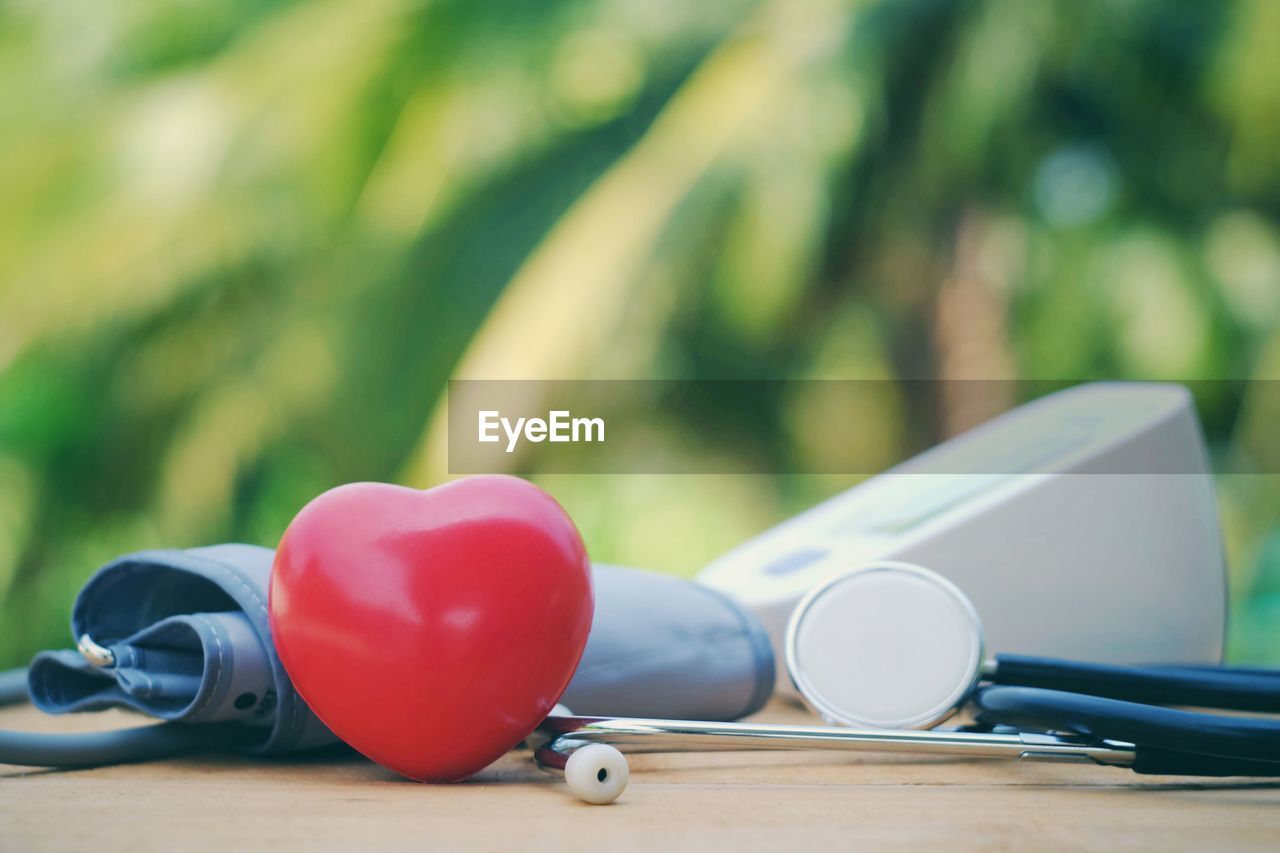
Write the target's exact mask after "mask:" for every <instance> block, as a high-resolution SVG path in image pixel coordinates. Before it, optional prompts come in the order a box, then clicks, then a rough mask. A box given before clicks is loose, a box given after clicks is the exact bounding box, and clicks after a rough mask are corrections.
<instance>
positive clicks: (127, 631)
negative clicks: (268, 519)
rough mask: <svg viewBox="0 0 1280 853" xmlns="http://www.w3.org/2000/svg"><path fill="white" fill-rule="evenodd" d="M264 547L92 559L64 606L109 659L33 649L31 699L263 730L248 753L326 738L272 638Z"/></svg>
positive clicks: (47, 707) (74, 628)
mask: <svg viewBox="0 0 1280 853" xmlns="http://www.w3.org/2000/svg"><path fill="white" fill-rule="evenodd" d="M274 556H275V552H274V551H272V550H270V549H269V548H259V547H255V546H253V545H214V546H211V547H208V548H193V549H191V550H188V551H142V552H139V553H137V554H129V555H128V556H125V557H121V558H119V559H117V560H114V561H112V562H110V563H108V564H107V565H105V566H103V567H102V568H101V569H99V570H98V571H97V573H95V574H94V575H93V577H91V578H90V579H89V582H88V583H86V584H85V585H84V588H83V589H81V590H80V594H79V595H78V596H76V601H75V604H74V606H73V607H72V609H71V633H72V636H73V637H76V638H80V637H83V636H86V635H87V636H89V637H91V638H92V639H93V641H94V642H95V643H97V644H98V645H100V646H103V647H105V648H107V649H109V650H110V652H111V654H112V655H113V656H114V658H115V666H113V667H102V666H96V665H94V664H92V663H90V662H89V661H88V660H87V659H86V658H85V657H84V656H82V655H81V654H80V652H77V651H54V652H41V653H40V654H38V655H36V657H35V659H34V660H33V661H32V662H31V666H30V667H29V669H28V671H27V686H28V689H29V690H30V693H31V701H32V702H33V703H34V704H35V705H36V707H38V708H40V709H41V710H42V711H48V712H49V713H53V714H60V713H65V712H68V711H98V710H102V709H105V708H131V709H133V710H135V711H141V712H142V713H144V714H149V715H151V716H153V717H159V718H161V719H165V720H181V721H183V722H189V723H214V722H228V721H238V722H241V723H245V724H248V725H250V726H257V727H260V728H261V729H262V738H261V740H260V741H258V742H257V744H256V746H255V747H253V750H254V751H255V752H261V753H278V752H290V751H293V750H297V749H307V748H309V747H314V746H322V745H325V744H329V743H333V742H335V741H337V738H336V737H335V736H334V735H333V734H332V733H331V732H330V731H329V730H328V729H327V728H325V726H324V724H323V723H321V722H320V721H319V720H318V719H317V718H316V716H315V715H314V714H312V713H311V710H310V709H309V708H308V707H307V706H306V704H305V703H304V702H303V701H302V698H301V697H300V696H299V695H298V693H297V691H296V690H294V689H293V685H292V684H291V683H290V681H289V676H288V675H287V674H286V673H285V671H284V666H283V664H281V663H280V658H279V657H277V656H276V651H275V647H274V646H273V645H272V643H271V628H270V625H269V624H268V621H267V581H268V579H269V578H270V576H271V563H272V560H273V559H274Z"/></svg>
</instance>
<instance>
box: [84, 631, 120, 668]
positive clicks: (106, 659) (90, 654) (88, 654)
mask: <svg viewBox="0 0 1280 853" xmlns="http://www.w3.org/2000/svg"><path fill="white" fill-rule="evenodd" d="M76 648H77V649H79V650H80V654H81V655H82V656H83V657H84V659H85V660H87V661H88V662H89V663H91V664H93V665H94V666H102V667H112V666H115V665H116V656H115V653H114V652H112V651H111V649H109V648H107V647H106V646H100V645H98V644H97V643H95V642H94V641H93V637H90V636H89V635H88V634H81V635H80V639H79V640H76Z"/></svg>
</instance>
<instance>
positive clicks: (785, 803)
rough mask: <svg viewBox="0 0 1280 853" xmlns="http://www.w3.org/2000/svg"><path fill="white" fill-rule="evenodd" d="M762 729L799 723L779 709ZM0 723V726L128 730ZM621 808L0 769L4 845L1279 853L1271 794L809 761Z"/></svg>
mask: <svg viewBox="0 0 1280 853" xmlns="http://www.w3.org/2000/svg"><path fill="white" fill-rule="evenodd" d="M760 719H768V720H771V721H779V722H800V721H803V720H807V719H808V718H806V717H804V716H802V715H801V714H800V712H799V711H798V710H796V709H793V708H790V707H787V706H783V705H780V704H775V705H772V706H770V707H769V708H768V709H766V711H765V712H764V713H763V714H761V715H760ZM137 721H138V718H136V717H131V716H129V715H125V714H123V713H116V712H110V713H105V714H96V715H81V716H77V717H63V718H50V717H44V716H42V715H40V714H39V713H37V712H35V711H33V710H31V709H29V708H19V709H6V710H4V711H3V712H0V726H2V727H4V728H23V729H29V730H37V729H38V730H44V731H72V730H88V729H94V728H105V727H110V726H118V725H122V724H133V723H136V722H137ZM631 765H632V779H631V786H630V787H629V788H628V790H627V792H626V793H625V794H624V795H623V798H622V799H621V800H620V801H619V802H618V803H616V804H615V805H613V806H588V805H585V804H582V803H579V802H578V801H576V800H575V799H574V798H573V797H572V796H571V795H570V794H569V793H568V792H567V791H566V790H565V788H564V786H563V785H562V784H560V783H559V782H558V780H556V779H555V778H554V777H551V776H547V775H546V774H544V773H542V772H541V771H539V770H537V769H535V768H534V767H533V766H532V764H531V762H530V760H529V758H528V755H527V754H523V753H519V752H517V753H512V754H511V755H508V756H507V757H506V758H504V759H503V760H502V761H500V762H498V763H497V764H495V765H494V766H492V767H490V768H489V769H488V770H486V771H485V772H484V773H482V774H481V775H480V776H478V777H477V778H475V779H474V780H472V781H470V782H467V783H465V784H461V785H421V784H417V783H413V782H407V781H403V780H400V779H398V778H396V777H395V776H394V775H393V774H391V773H389V772H388V771H385V770H382V769H381V768H379V767H377V766H375V765H373V764H371V763H369V762H367V761H365V760H363V759H361V758H359V757H357V756H353V755H326V756H322V757H309V758H295V759H290V760H283V761H263V760H256V759H251V758H245V757H241V756H235V755H206V756H196V757H187V758H183V759H175V760H171V761H166V762H157V763H152V764H144V765H133V766H122V767H111V768H103V769H96V770H80V771H70V772H63V771H49V770H34V771H33V770H30V769H23V768H15V767H7V766H3V765H0V849H3V850H23V851H26V850H88V849H93V850H162V849H172V848H173V847H175V846H180V847H182V848H183V849H193V850H204V849H210V850H219V851H224V853H226V851H238V850H249V849H259V848H265V847H273V848H279V847H285V848H300V847H305V848H307V849H339V848H352V847H365V848H370V849H371V848H377V849H384V848H385V849H410V848H430V849H444V850H450V849H463V848H466V849H484V850H510V849H515V848H520V849H540V850H590V851H593V853H609V851H614V850H628V849H654V848H661V849H662V850H663V851H664V853H667V851H673V850H683V849H697V850H706V849H729V850H779V849H804V848H808V849H820V850H825V849H831V848H840V849H848V848H874V849H895V848H901V849H920V848H925V847H932V848H942V847H947V848H951V849H956V848H959V849H970V848H986V849H1028V848H1032V849H1036V848H1076V849H1092V848H1097V849H1103V848H1105V849H1108V850H1116V849H1120V850H1125V849H1133V850H1150V849H1213V850H1224V849H1253V848H1257V849H1271V850H1276V849H1280V783H1272V782H1262V783H1259V782H1253V781H1248V780H1205V781H1192V782H1190V783H1189V782H1188V781H1187V780H1184V779H1171V778H1163V777H1139V776H1135V775H1133V774H1131V773H1129V772H1128V771H1124V770H1117V769H1110V768H1094V767H1087V766H1086V767H1081V766H1075V765H1051V764H1018V763H1011V762H997V761H972V760H966V761H956V760H939V759H935V758H924V757H914V756H911V757H909V756H903V755H875V756H870V755H849V754H834V753H831V754H829V753H821V752H768V753H765V752H755V753H745V752H743V753H714V754H712V753H706V754H681V755H635V756H632V757H631Z"/></svg>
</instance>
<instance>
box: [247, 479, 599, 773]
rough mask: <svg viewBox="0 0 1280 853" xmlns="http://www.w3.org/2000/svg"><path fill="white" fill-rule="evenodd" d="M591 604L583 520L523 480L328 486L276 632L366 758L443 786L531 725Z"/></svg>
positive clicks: (300, 539) (336, 724)
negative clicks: (424, 486)
mask: <svg viewBox="0 0 1280 853" xmlns="http://www.w3.org/2000/svg"><path fill="white" fill-rule="evenodd" d="M592 607H593V599H592V593H591V566H590V563H589V562H588V560H587V552H586V549H585V548H584V547H583V544H582V538H581V537H580V536H579V535H578V531H577V529H576V528H575V527H574V526H573V522H572V521H570V520H569V516H568V515H566V514H565V512H564V510H563V509H561V508H560V505H559V504H557V503H556V502H555V500H553V499H552V498H551V496H550V495H548V494H547V493H546V492H543V491H542V490H541V489H539V488H537V487H536V486H533V485H530V484H529V483H526V482H524V481H523V480H518V479H516V478H514V477H473V478H471V479H466V480H458V481H455V482H452V483H448V484H446V485H443V486H439V487H437V488H434V489H431V490H429V491H425V492H420V491H417V490H415V489H407V488H403V487H401V486H390V485H386V484H383V483H353V484H351V485H347V486H340V487H338V488H336V489H332V490H331V491H328V492H325V493H324V494H323V495H321V496H320V497H318V498H316V499H315V500H313V501H312V502H311V503H309V504H307V505H306V506H305V507H303V509H302V511H301V512H299V513H298V515H297V517H296V518H294V520H293V522H292V523H291V524H290V525H289V529H288V530H286V531H285V534H284V539H283V540H282V541H281V542H280V548H279V550H277V552H276V561H275V567H274V569H273V570H272V573H271V633H272V636H273V637H274V638H275V644H276V648H277V650H278V651H279V654H280V659H281V660H282V661H283V662H284V666H285V669H286V670H288V672H289V677H290V678H291V679H292V680H293V683H294V686H295V687H296V688H297V689H298V692H299V693H300V694H302V698H303V699H305V700H306V702H307V704H308V705H310V706H311V709H312V710H313V711H315V712H316V714H317V716H319V717H320V719H321V720H323V721H324V723H325V724H326V725H327V726H328V727H329V728H330V729H332V730H333V733H334V734H336V735H337V736H338V737H340V738H342V739H343V740H344V741H346V742H347V743H348V744H350V745H351V746H352V747H354V748H355V749H357V750H359V751H360V752H362V753H364V754H365V755H367V756H368V757H369V758H372V759H373V760H374V761H376V762H378V763H379V764H381V765H383V766H385V767H389V768H391V769H392V770H395V771H396V772H398V773H402V774H404V775H405V776H409V777H411V778H413V779H421V780H424V781H433V782H435V781H455V780H458V779H463V778H465V777H467V776H470V775H471V774H472V773H475V772H476V771H477V770H479V769H481V768H482V767H484V766H485V765H487V764H489V763H490V762H492V761H494V760H495V759H497V758H498V757H499V756H501V755H502V754H503V753H504V752H506V751H507V750H509V749H511V748H512V747H513V746H515V745H516V744H517V743H519V742H520V741H521V740H522V739H523V738H524V737H526V736H527V735H528V734H529V733H530V732H531V731H533V729H534V727H535V726H536V725H537V724H538V723H539V722H541V720H542V719H543V717H545V716H546V715H547V712H549V711H550V710H551V708H552V706H553V705H554V704H555V703H556V700H557V699H558V698H559V697H560V694H561V693H562V692H563V691H564V689H565V687H566V686H567V685H568V684H569V679H570V678H571V677H572V676H573V671H574V668H575V667H577V665H578V658H579V657H580V656H581V655H582V649H583V646H584V645H586V642H587V633H588V632H589V631H590V629H591V614H592Z"/></svg>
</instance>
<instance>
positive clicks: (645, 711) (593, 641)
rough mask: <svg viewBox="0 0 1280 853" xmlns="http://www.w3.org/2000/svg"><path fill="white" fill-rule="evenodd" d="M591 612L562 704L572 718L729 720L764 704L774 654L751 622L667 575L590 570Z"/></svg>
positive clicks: (722, 599) (708, 592)
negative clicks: (588, 633)
mask: <svg viewBox="0 0 1280 853" xmlns="http://www.w3.org/2000/svg"><path fill="white" fill-rule="evenodd" d="M594 578H595V591H596V610H595V620H594V621H593V623H592V625H591V636H590V638H589V639H588V640H587V648H586V651H585V652H583V655H582V660H581V662H579V664H578V671H577V673H576V674H575V675H574V677H573V681H572V682H570V684H569V688H568V689H567V690H566V691H565V693H564V696H563V697H562V698H561V699H560V701H561V703H562V704H564V705H565V706H567V707H568V708H569V709H570V710H571V711H573V712H574V713H575V714H583V715H588V716H619V717H659V718H663V719H675V720H736V719H738V718H739V717H745V716H747V715H748V714H753V713H755V712H756V711H758V710H760V708H761V707H762V706H763V705H764V703H765V702H767V701H768V700H769V696H770V695H771V694H772V692H773V684H774V659H773V649H772V646H771V645H770V644H769V637H768V634H767V633H766V632H765V630H764V627H763V626H762V625H761V624H760V622H759V620H757V619H756V617H755V616H754V615H753V614H751V613H749V612H748V611H746V610H744V609H743V608H742V607H741V606H739V605H738V604H737V603H735V602H733V601H731V600H730V599H729V598H727V597H726V596H724V595H723V594H721V593H719V592H717V591H716V590H713V589H711V588H710V587H706V586H703V585H702V584H699V583H695V582H692V581H687V580H682V579H680V578H675V577H671V576H669V575H660V574H657V573H654V572H645V571H640V570H638V569H623V568H618V567H616V566H607V565H601V564H599V563H597V564H596V566H595V575H594Z"/></svg>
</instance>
